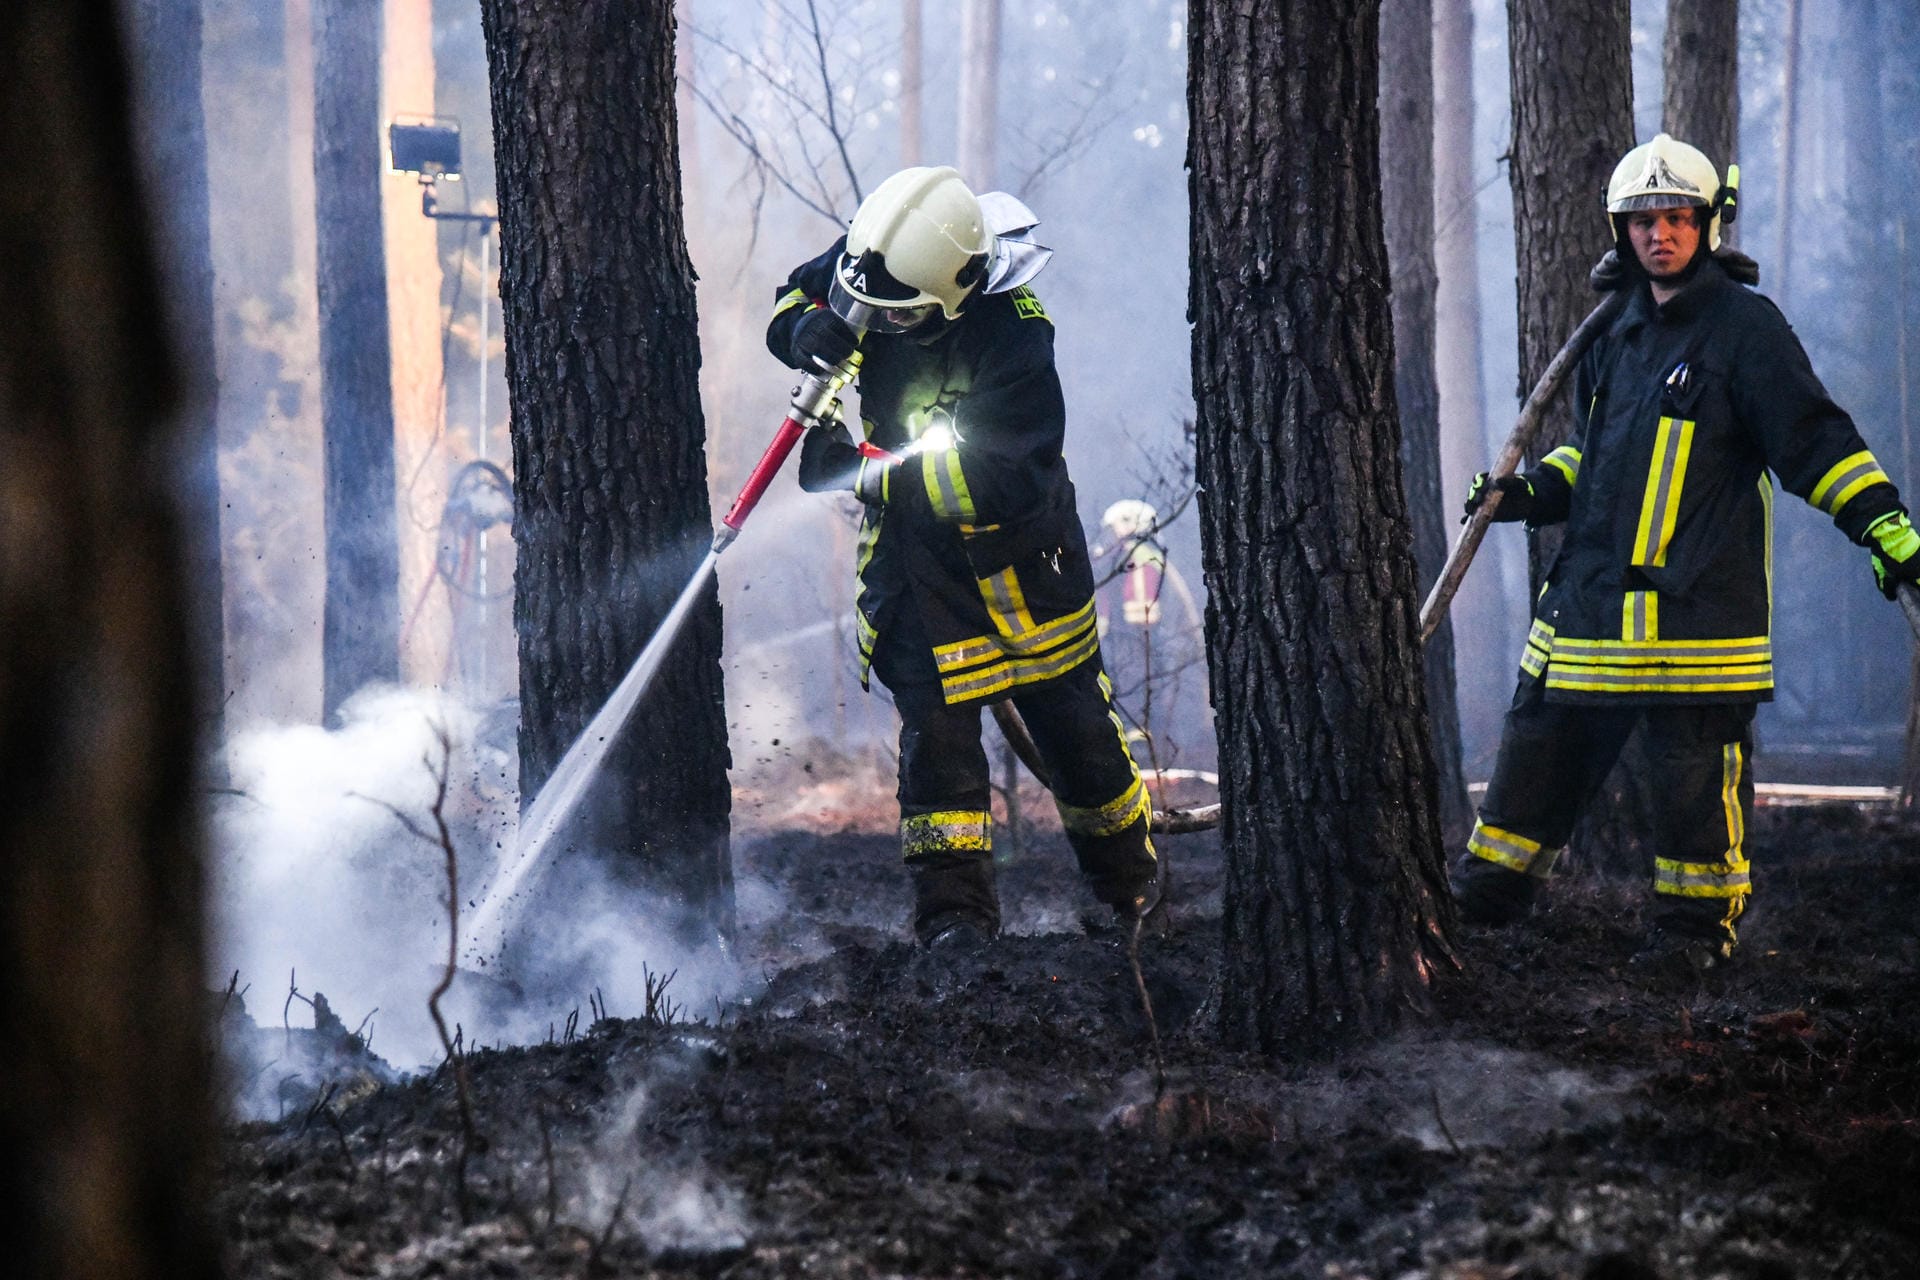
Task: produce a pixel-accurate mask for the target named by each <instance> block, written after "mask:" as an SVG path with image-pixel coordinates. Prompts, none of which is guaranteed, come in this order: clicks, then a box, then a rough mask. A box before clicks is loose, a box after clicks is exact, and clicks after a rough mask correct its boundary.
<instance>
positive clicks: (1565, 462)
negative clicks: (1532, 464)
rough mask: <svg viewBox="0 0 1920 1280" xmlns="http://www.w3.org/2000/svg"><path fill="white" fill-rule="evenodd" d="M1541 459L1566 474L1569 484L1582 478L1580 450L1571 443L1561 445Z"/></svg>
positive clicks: (1543, 462)
mask: <svg viewBox="0 0 1920 1280" xmlns="http://www.w3.org/2000/svg"><path fill="white" fill-rule="evenodd" d="M1540 461H1541V463H1542V464H1544V465H1546V466H1549V467H1552V468H1553V469H1554V470H1555V471H1558V472H1559V473H1560V474H1561V475H1563V476H1565V477H1566V478H1567V483H1568V484H1573V483H1574V482H1575V481H1577V480H1579V478H1580V451H1579V450H1578V449H1576V448H1574V447H1573V446H1572V445H1570V444H1563V445H1561V446H1560V447H1559V448H1558V449H1555V450H1554V451H1553V452H1552V453H1550V454H1548V455H1547V456H1546V457H1544V458H1542V459H1540Z"/></svg>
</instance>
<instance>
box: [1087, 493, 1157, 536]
mask: <svg viewBox="0 0 1920 1280" xmlns="http://www.w3.org/2000/svg"><path fill="white" fill-rule="evenodd" d="M1159 519H1160V513H1159V512H1157V511H1155V510H1154V509H1153V507H1152V506H1150V505H1149V504H1147V503H1145V502H1142V501H1140V499H1138V498H1122V499H1120V501H1118V502H1116V503H1114V504H1113V505H1112V506H1110V507H1108V508H1107V510H1106V514H1105V515H1103V516H1101V517H1100V524H1101V527H1103V528H1104V529H1106V530H1107V532H1108V533H1111V534H1112V535H1113V536H1114V537H1116V538H1137V537H1140V536H1141V535H1143V534H1147V533H1151V532H1153V527H1154V524H1155V522H1157V521H1158V520H1159Z"/></svg>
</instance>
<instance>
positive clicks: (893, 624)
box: [767, 239, 1099, 705]
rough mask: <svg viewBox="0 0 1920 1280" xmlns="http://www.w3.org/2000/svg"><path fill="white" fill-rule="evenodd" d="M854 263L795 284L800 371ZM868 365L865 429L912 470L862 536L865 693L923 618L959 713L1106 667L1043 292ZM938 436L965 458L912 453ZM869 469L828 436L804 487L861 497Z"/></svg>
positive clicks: (807, 270) (783, 309) (961, 321)
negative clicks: (1065, 449)
mask: <svg viewBox="0 0 1920 1280" xmlns="http://www.w3.org/2000/svg"><path fill="white" fill-rule="evenodd" d="M844 246H845V240H844V239H842V240H841V241H839V242H836V243H835V245H834V246H833V247H832V248H831V249H829V250H828V251H827V252H825V253H823V254H821V255H820V256H819V257H817V258H815V259H813V260H812V261H811V262H808V263H806V264H804V265H802V266H801V267H799V268H797V269H796V270H795V271H794V272H793V274H792V275H791V276H790V277H789V278H788V280H787V283H786V284H785V285H784V286H782V287H781V288H780V290H779V292H778V295H777V297H776V299H775V303H774V315H773V320H772V323H771V324H770V325H769V326H768V328H767V346H768V348H769V349H770V350H771V351H772V352H773V354H774V355H775V356H777V357H778V358H779V359H781V360H782V361H784V362H786V363H787V364H788V365H791V366H793V367H795V368H798V367H799V361H798V359H797V358H796V357H795V354H794V351H793V344H792V337H793V330H794V325H795V322H796V321H797V320H798V319H799V318H800V316H801V315H802V314H804V313H805V311H806V310H807V309H808V308H811V307H813V306H817V305H820V303H821V301H822V300H823V299H824V298H825V297H826V296H827V287H828V284H829V283H830V281H831V273H832V270H833V266H834V263H835V262H836V261H837V260H838V258H839V256H840V253H841V250H842V249H843V248H844ZM932 323H934V324H939V323H941V320H940V318H939V317H936V318H935V319H934V321H933V322H932ZM860 349H861V353H862V363H861V365H860V373H859V382H858V384H857V389H858V391H859V395H860V417H861V428H862V430H863V431H864V433H865V436H866V438H867V439H868V440H869V441H871V442H872V443H873V444H875V445H878V446H879V447H880V448H883V449H886V450H888V451H890V452H894V453H906V454H908V457H907V461H906V462H905V463H904V464H903V465H901V466H899V467H897V468H894V469H892V471H891V472H890V474H889V475H888V477H887V482H886V483H887V491H886V497H885V502H884V503H883V504H879V505H870V506H869V507H868V508H867V510H866V515H865V518H864V519H863V521H862V523H861V528H860V540H859V548H858V566H857V569H858V573H859V579H860V583H859V592H858V596H857V605H858V609H859V628H860V656H861V674H862V679H863V681H864V679H865V677H866V672H867V668H868V666H869V664H870V663H871V662H872V659H873V652H874V647H875V645H876V644H877V643H880V641H881V638H882V637H883V636H885V635H887V634H888V633H889V632H890V630H891V629H894V628H898V627H899V626H900V623H901V620H902V613H903V611H904V610H909V609H910V610H914V611H915V612H917V614H918V622H919V627H918V632H919V634H920V635H921V636H923V637H924V639H925V641H926V643H927V644H928V645H929V646H930V647H931V649H932V657H933V661H934V666H935V668H936V669H937V671H938V673H939V678H940V683H941V689H942V693H943V695H944V697H945V699H946V701H947V702H948V703H950V704H955V705H958V704H963V703H969V702H978V701H980V700H982V699H988V698H997V697H1000V696H1002V695H1004V694H1005V693H1006V692H1007V691H1008V690H1010V689H1012V688H1014V687H1015V686H1027V685H1032V684H1035V683H1038V682H1041V681H1045V680H1048V679H1051V678H1053V677H1055V676H1059V675H1062V674H1064V673H1066V672H1067V671H1070V670H1072V669H1073V668H1075V667H1077V666H1079V665H1080V664H1081V663H1083V662H1085V661H1086V660H1087V659H1089V658H1091V657H1093V656H1094V655H1095V653H1096V652H1097V651H1098V645H1099V640H1098V636H1097V634H1096V630H1095V618H1094V608H1093V570H1092V566H1091V564H1090V563H1089V560H1088V557H1087V546H1086V538H1085V535H1084V533H1082V531H1081V528H1080V520H1079V515H1078V512H1077V509H1076V506H1075V503H1074V492H1073V484H1072V482H1071V481H1070V480H1069V479H1068V477H1067V468H1066V463H1065V462H1064V461H1063V460H1062V459H1061V456H1060V450H1061V445H1062V443H1063V441H1064V439H1065V434H1066V408H1065V404H1064V401H1063V400H1062V398H1061V394H1060V379H1059V376H1058V375H1057V374H1056V373H1055V371H1054V364H1053V323H1052V321H1051V320H1050V319H1049V318H1048V316H1047V313H1046V310H1045V308H1044V307H1043V306H1042V305H1041V303H1040V300H1039V299H1038V298H1037V297H1035V296H1034V294H1033V293H1032V291H1031V290H1028V289H1016V290H1013V291H1012V292H1010V293H1005V294H993V295H983V296H976V297H974V298H973V299H972V300H970V301H969V302H968V304H967V306H966V308H965V310H964V311H963V313H962V314H961V316H960V317H959V318H958V319H957V320H955V321H952V322H951V323H950V324H948V325H947V326H946V327H945V329H944V330H943V331H942V332H941V334H940V336H939V337H938V338H937V339H936V340H934V341H931V342H928V343H925V344H924V345H923V344H922V343H921V342H920V341H918V340H916V338H915V336H913V335H907V336H895V335H882V334H869V335H867V336H866V337H865V339H864V340H863V341H862V342H861V347H860ZM935 426H940V427H945V428H946V429H947V431H948V432H950V433H951V435H952V437H953V439H954V440H955V441H956V443H955V444H954V445H953V447H951V448H925V449H919V450H915V449H913V448H912V446H913V443H914V442H915V441H916V440H917V439H919V437H920V436H921V435H923V434H924V433H925V432H927V430H928V429H929V428H930V427H935ZM936 438H937V437H936ZM859 462H860V459H859V457H858V455H857V454H856V453H855V449H854V446H853V444H852V441H851V439H850V437H849V436H848V435H847V433H846V432H845V430H844V428H833V427H828V426H821V427H816V428H813V429H811V430H810V431H809V432H808V438H807V440H806V442H805V444H804V445H803V447H802V451H801V462H800V483H801V485H802V487H804V488H806V489H809V490H813V491H822V490H831V489H845V488H850V487H851V486H852V482H853V474H854V472H855V470H856V468H857V467H858V466H859ZM914 630H915V629H914V628H913V627H911V626H909V627H906V628H904V629H903V630H902V631H901V634H912V633H913V632H914Z"/></svg>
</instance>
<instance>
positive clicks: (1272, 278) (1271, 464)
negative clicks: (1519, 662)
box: [1187, 0, 1452, 1055]
mask: <svg viewBox="0 0 1920 1280" xmlns="http://www.w3.org/2000/svg"><path fill="white" fill-rule="evenodd" d="M1378 16H1379V11H1378V7H1377V3H1373V2H1370V0H1349V2H1347V3H1339V4H1308V3H1281V2H1279V0H1257V2H1256V3H1254V4H1252V5H1251V6H1249V5H1247V4H1237V5H1228V4H1223V3H1214V2H1211V0H1191V3H1190V4H1189V6H1188V31H1189V33H1190V41H1191V43H1190V48H1189V79H1188V91H1187V93H1188V109H1189V115H1190V118H1191V120H1192V122H1193V123H1192V129H1191V133H1190V135H1189V142H1188V153H1187V162H1188V168H1189V170H1190V172H1191V174H1192V178H1191V182H1190V191H1191V199H1192V204H1193V221H1192V260H1193V279H1192V285H1191V293H1190V295H1189V304H1188V310H1189V314H1190V315H1191V317H1192V320H1193V322H1194V348H1193V381H1194V387H1195V389H1196V391H1197V392H1198V401H1199V405H1198V410H1199V417H1198V448H1199V454H1198V478H1199V481H1200V486H1201V505H1200V511H1201V532H1202V545H1203V551H1204V561H1205V570H1206V575H1207V585H1208V588H1209V593H1208V594H1209V603H1208V614H1207V647H1208V660H1209V666H1210V668H1211V671H1212V675H1213V688H1214V706H1215V712H1216V725H1217V730H1218V733H1219V739H1220V773H1221V777H1222V778H1223V780H1224V781H1223V787H1222V801H1223V804H1224V813H1223V822H1222V828H1221V831H1222V839H1223V843H1224V847H1225V849H1226V856H1227V876H1226V891H1225V911H1224V918H1223V934H1224V942H1223V951H1224V955H1223V959H1222V982H1221V987H1220V992H1219V997H1218V1029H1219V1033H1220V1034H1221V1036H1222V1037H1223V1039H1225V1040H1226V1041H1227V1042H1228V1043H1230V1044H1233V1045H1238V1046H1246V1047H1257V1048H1260V1049H1264V1050H1267V1051H1269V1052H1278V1053H1285V1054H1291V1055H1306V1054H1315V1053H1323V1052H1326V1051H1329V1050H1332V1049H1336V1048H1338V1047H1340V1046H1342V1045H1345V1044H1348V1043H1351V1042H1355V1041H1359V1040H1362V1039H1365V1038H1367V1037H1370V1036H1373V1035H1376V1034H1378V1033H1380V1032H1382V1031H1385V1030H1386V1029H1388V1028H1390V1027H1392V1026H1393V1025H1395V1024H1396V1023H1397V1022H1399V1021H1400V1019H1401V1017H1402V1015H1403V1014H1404V1013H1405V1012H1406V1010H1407V1009H1408V1008H1409V1007H1411V1006H1413V1005H1415V1004H1417V1003H1418V1002H1419V1001H1420V999H1421V997H1422V994H1423V991H1424V988H1425V986H1426V984H1427V983H1428V981H1429V980H1430V978H1431V977H1432V974H1433V970H1434V967H1435V964H1436V962H1439V961H1441V960H1443V959H1445V958H1447V957H1449V956H1450V955H1451V950H1450V947H1449V945H1448V942H1447V934H1448V929H1449V926H1450V924H1451V920H1452V914H1451V913H1452V903H1451V899H1450V898H1449V897H1448V895H1447V893H1446V889H1445V878H1444V870H1443V866H1442V851H1441V844H1440V832H1439V823H1438V820H1437V815H1436V813H1435V802H1434V772H1433V770H1434V765H1433V756H1432V747H1431V744H1430V741H1429V739H1428V735H1427V732H1426V718H1425V711H1424V701H1425V693H1424V690H1423V688H1422V684H1421V675H1420V672H1421V667H1420V648H1419V641H1418V638H1417V617H1416V615H1417V611H1418V605H1419V598H1418V596H1417V594H1416V591H1415V582H1414V578H1415V570H1414V565H1413V558H1412V554H1411V552H1412V534H1411V531H1410V529H1409V528H1408V522H1407V512H1406V502H1405V499H1404V496H1403V494H1402V489H1401V475H1400V460H1399V438H1398V437H1399V432H1398V429H1397V411H1396V407H1395V401H1394V388H1393V333H1392V328H1391V324H1390V318H1389V311H1388V308H1389V300H1388V285H1387V262H1386V251H1385V245H1384V243H1383V241H1382V235H1381V226H1380V205H1379V196H1378V192H1379V170H1378V165H1379V127H1378V123H1377V121H1378V95H1379V81H1378V74H1379V72H1378V67H1379V64H1378V57H1379V45H1378V39H1379V26H1378Z"/></svg>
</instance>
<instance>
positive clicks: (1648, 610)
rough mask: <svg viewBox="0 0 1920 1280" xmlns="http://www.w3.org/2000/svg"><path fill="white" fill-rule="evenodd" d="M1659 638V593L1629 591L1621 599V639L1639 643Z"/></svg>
mask: <svg viewBox="0 0 1920 1280" xmlns="http://www.w3.org/2000/svg"><path fill="white" fill-rule="evenodd" d="M1659 638H1660V596H1659V594H1658V593H1657V592H1653V591H1629V592H1627V593H1626V595H1624V596H1622V597H1621V599H1620V639H1621V640H1623V641H1626V642H1629V643H1636V644H1637V643H1642V642H1644V641H1648V640H1657V639H1659ZM1576 643H1577V642H1576Z"/></svg>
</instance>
